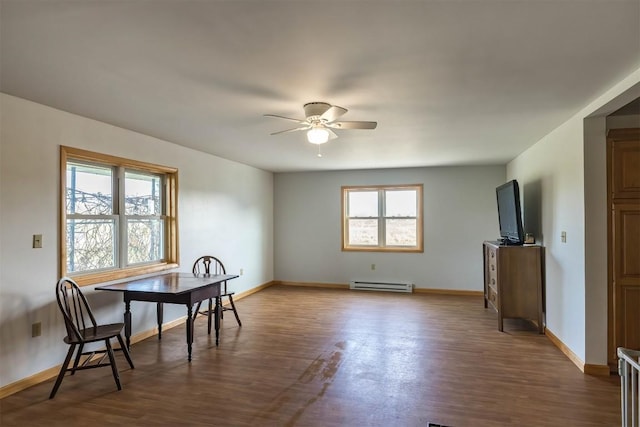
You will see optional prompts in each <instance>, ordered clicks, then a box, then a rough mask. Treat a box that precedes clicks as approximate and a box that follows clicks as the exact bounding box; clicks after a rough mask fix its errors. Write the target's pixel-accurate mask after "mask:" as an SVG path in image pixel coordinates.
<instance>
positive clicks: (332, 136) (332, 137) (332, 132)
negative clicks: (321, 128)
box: [325, 128, 338, 139]
mask: <svg viewBox="0 0 640 427" xmlns="http://www.w3.org/2000/svg"><path fill="white" fill-rule="evenodd" d="M325 129H326V130H327V132H329V139H336V138H337V137H338V134H336V133H335V132H334V131H332V130H331V129H329V128H325Z"/></svg>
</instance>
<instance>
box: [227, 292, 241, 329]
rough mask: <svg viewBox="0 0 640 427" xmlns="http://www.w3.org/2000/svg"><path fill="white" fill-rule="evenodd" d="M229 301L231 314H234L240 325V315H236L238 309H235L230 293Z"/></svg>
mask: <svg viewBox="0 0 640 427" xmlns="http://www.w3.org/2000/svg"><path fill="white" fill-rule="evenodd" d="M229 303H231V309H232V310H233V314H234V315H235V316H236V321H237V322H238V326H242V322H240V316H238V310H236V305H235V304H234V303H233V297H232V296H231V295H229Z"/></svg>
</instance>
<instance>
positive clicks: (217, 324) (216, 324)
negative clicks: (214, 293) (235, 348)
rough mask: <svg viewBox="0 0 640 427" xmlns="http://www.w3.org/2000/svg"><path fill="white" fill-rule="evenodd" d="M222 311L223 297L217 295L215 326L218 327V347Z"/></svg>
mask: <svg viewBox="0 0 640 427" xmlns="http://www.w3.org/2000/svg"><path fill="white" fill-rule="evenodd" d="M221 311H222V304H221V298H220V297H219V296H218V297H216V309H215V316H216V318H215V328H216V347H217V346H218V341H219V339H220V312H221Z"/></svg>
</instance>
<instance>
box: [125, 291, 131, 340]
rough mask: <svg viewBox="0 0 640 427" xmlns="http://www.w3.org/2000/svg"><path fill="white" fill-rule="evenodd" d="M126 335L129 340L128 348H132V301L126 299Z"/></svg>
mask: <svg viewBox="0 0 640 427" xmlns="http://www.w3.org/2000/svg"><path fill="white" fill-rule="evenodd" d="M124 336H125V338H126V342H127V348H128V349H130V348H131V301H130V300H128V299H127V298H125V299H124Z"/></svg>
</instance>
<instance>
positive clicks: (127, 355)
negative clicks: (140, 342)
mask: <svg viewBox="0 0 640 427" xmlns="http://www.w3.org/2000/svg"><path fill="white" fill-rule="evenodd" d="M116 337H117V338H118V342H119V343H120V349H122V352H123V353H124V357H125V358H126V359H127V362H129V366H131V369H135V366H133V361H132V360H131V355H130V354H129V350H128V349H127V346H126V345H124V340H123V339H122V335H120V334H118V335H116Z"/></svg>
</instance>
